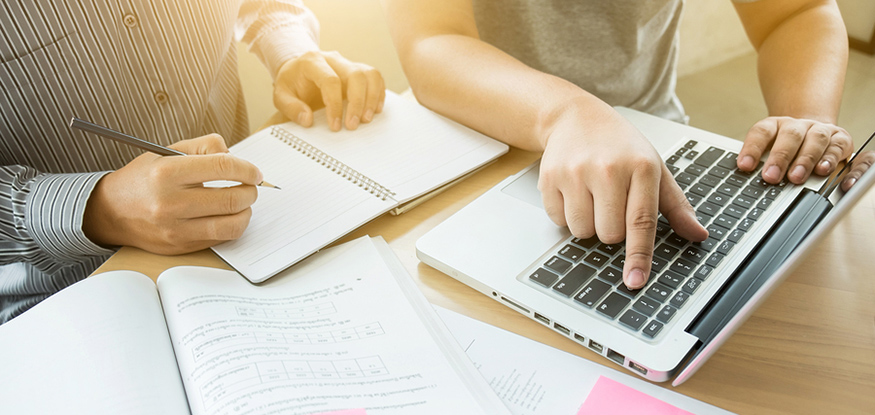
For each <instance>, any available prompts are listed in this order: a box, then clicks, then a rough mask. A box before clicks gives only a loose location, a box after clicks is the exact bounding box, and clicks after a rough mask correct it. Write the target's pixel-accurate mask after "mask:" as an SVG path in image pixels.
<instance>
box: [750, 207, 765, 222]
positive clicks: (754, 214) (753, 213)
mask: <svg viewBox="0 0 875 415" xmlns="http://www.w3.org/2000/svg"><path fill="white" fill-rule="evenodd" d="M762 214H763V210H762V209H754V210H752V211H750V213H748V214H747V218H748V219H750V220H757V219H759V218H760V216H762Z"/></svg>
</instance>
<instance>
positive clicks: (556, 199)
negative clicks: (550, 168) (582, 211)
mask: <svg viewBox="0 0 875 415" xmlns="http://www.w3.org/2000/svg"><path fill="white" fill-rule="evenodd" d="M549 177H550V174H549V173H548V172H545V171H544V170H543V169H542V170H541V174H540V177H539V179H538V190H540V191H541V201H542V202H543V203H544V211H546V212H547V216H548V217H549V218H550V220H552V221H553V223H555V224H556V225H559V226H566V225H568V223H567V222H565V209H564V206H565V202H564V199H563V197H562V193H561V192H560V191H559V189H557V188H556V187H555V186H554V185H553V184H552V181H551V180H550V179H549Z"/></svg>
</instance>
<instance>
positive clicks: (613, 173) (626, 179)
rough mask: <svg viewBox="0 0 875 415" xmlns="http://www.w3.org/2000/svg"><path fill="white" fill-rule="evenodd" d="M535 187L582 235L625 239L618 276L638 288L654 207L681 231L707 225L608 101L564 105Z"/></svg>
mask: <svg viewBox="0 0 875 415" xmlns="http://www.w3.org/2000/svg"><path fill="white" fill-rule="evenodd" d="M538 189H540V190H541V194H542V197H543V200H544V208H545V209H546V211H547V215H549V216H550V219H552V220H553V222H555V223H556V224H558V225H560V226H565V225H567V226H568V228H569V229H570V230H571V233H572V234H574V235H575V236H577V237H579V238H590V237H592V236H593V235H598V238H599V240H601V241H602V242H604V243H609V244H610V243H618V242H620V241H622V240H623V239H624V238H625V239H626V263H625V266H624V269H623V281H624V282H625V283H626V286H627V287H629V288H632V289H637V288H641V287H643V286H644V284H645V283H646V282H647V279H648V277H649V275H650V268H651V265H652V264H651V259H652V257H653V244H654V240H655V238H656V222H657V210H658V211H660V212H662V214H663V215H664V216H665V217H666V218H667V219H668V220H669V222H670V224H671V226H672V227H673V228H674V229H675V231H676V232H677V233H678V234H679V235H680V236H682V237H684V238H686V239H688V240H691V241H702V240H704V239H705V238H707V237H708V231H707V230H705V228H703V227H702V225H701V224H700V223H699V222H698V220H696V215H695V212H694V211H693V208H692V206H691V205H690V203H689V201H687V198H686V196H684V193H683V191H682V190H681V188H680V187H679V186H678V184H677V182H675V180H674V178H673V177H672V175H671V173H670V172H669V171H668V168H667V167H666V166H665V164H664V163H663V162H662V160H661V159H660V157H659V154H657V153H656V150H655V149H654V148H653V146H652V145H650V143H649V142H648V141H647V139H646V138H645V137H644V136H643V135H642V134H641V133H640V132H639V131H638V130H637V129H635V127H633V126H632V125H631V124H629V122H627V121H626V120H625V119H624V118H623V117H622V116H621V115H620V114H618V113H617V112H616V111H614V110H613V108H610V107H607V106H604V108H600V109H594V108H587V109H586V110H568V111H566V112H565V114H563V115H561V116H560V118H559V119H558V121H557V122H556V124H555V127H554V128H553V129H552V131H551V132H550V134H549V136H548V141H547V143H546V146H545V150H544V155H543V157H542V160H541V171H540V179H539V182H538Z"/></svg>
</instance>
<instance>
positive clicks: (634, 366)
mask: <svg viewBox="0 0 875 415" xmlns="http://www.w3.org/2000/svg"><path fill="white" fill-rule="evenodd" d="M629 367H630V368H632V370H634V371H636V372H638V373H640V374H642V375H644V376H647V368H646V367H644V366H641V365H639V364H638V363H635V362H633V361H631V360H630V361H629Z"/></svg>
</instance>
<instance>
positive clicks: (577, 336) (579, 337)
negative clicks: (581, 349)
mask: <svg viewBox="0 0 875 415" xmlns="http://www.w3.org/2000/svg"><path fill="white" fill-rule="evenodd" d="M574 340H577V341H578V342H580V343H584V344H586V338H585V337H583V336H581V335H579V334H577V333H574Z"/></svg>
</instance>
